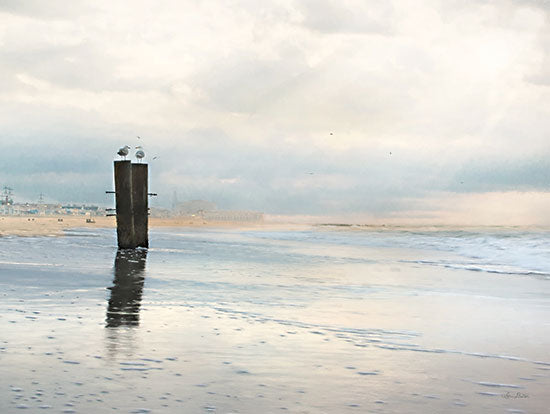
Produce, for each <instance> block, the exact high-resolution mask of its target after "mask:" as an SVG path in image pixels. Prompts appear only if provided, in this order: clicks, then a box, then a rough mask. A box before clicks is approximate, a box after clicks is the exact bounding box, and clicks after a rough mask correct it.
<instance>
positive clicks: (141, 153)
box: [136, 146, 145, 162]
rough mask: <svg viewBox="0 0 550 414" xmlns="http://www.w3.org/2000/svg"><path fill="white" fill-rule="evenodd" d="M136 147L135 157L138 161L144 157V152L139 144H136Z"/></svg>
mask: <svg viewBox="0 0 550 414" xmlns="http://www.w3.org/2000/svg"><path fill="white" fill-rule="evenodd" d="M136 149H137V151H136V158H137V160H138V161H139V162H141V160H142V159H143V158H144V157H145V152H144V151H143V148H142V147H141V146H137V147H136Z"/></svg>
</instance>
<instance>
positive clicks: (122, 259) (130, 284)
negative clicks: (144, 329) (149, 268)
mask: <svg viewBox="0 0 550 414" xmlns="http://www.w3.org/2000/svg"><path fill="white" fill-rule="evenodd" d="M146 260H147V250H145V249H136V250H119V251H118V252H117V254H116V258H115V278H114V280H113V286H112V287H110V288H109V289H111V298H110V299H109V305H108V308H107V319H106V327H107V328H115V327H117V326H137V325H139V308H140V306H141V295H142V293H143V283H144V279H145V278H144V271H145V263H146Z"/></svg>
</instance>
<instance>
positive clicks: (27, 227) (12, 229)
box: [0, 215, 310, 237]
mask: <svg viewBox="0 0 550 414" xmlns="http://www.w3.org/2000/svg"><path fill="white" fill-rule="evenodd" d="M87 220H90V221H87ZM115 227H116V220H115V217H104V216H98V217H89V216H71V215H56V216H0V237H2V236H23V237H36V236H63V235H64V231H65V230H68V229H74V228H113V229H114V228H115ZM149 227H150V228H157V227H176V228H178V227H179V228H200V227H212V228H215V227H219V228H235V229H248V228H250V229H253V228H261V229H275V228H276V229H282V228H284V229H297V228H300V229H303V228H309V227H310V226H309V225H307V224H281V223H269V222H247V221H242V222H239V221H207V220H204V219H201V218H200V217H171V218H159V217H150V218H149Z"/></svg>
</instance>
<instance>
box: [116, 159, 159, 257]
mask: <svg viewBox="0 0 550 414" xmlns="http://www.w3.org/2000/svg"><path fill="white" fill-rule="evenodd" d="M147 167H148V166H147V164H141V163H140V164H132V162H131V161H126V160H124V161H115V163H114V170H115V191H114V192H115V199H116V222H117V241H118V247H119V248H120V249H134V248H136V247H149V236H148V225H149V206H148V196H149V195H154V194H149V193H148V185H147V181H148V168H147Z"/></svg>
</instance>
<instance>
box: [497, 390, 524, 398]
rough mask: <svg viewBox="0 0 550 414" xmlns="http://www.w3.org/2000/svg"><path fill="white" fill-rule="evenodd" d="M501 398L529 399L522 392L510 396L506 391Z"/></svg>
mask: <svg viewBox="0 0 550 414" xmlns="http://www.w3.org/2000/svg"><path fill="white" fill-rule="evenodd" d="M502 398H506V399H508V398H529V395H528V394H524V393H522V392H516V393H515V394H510V393H509V392H508V391H507V392H506V394H502Z"/></svg>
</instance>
